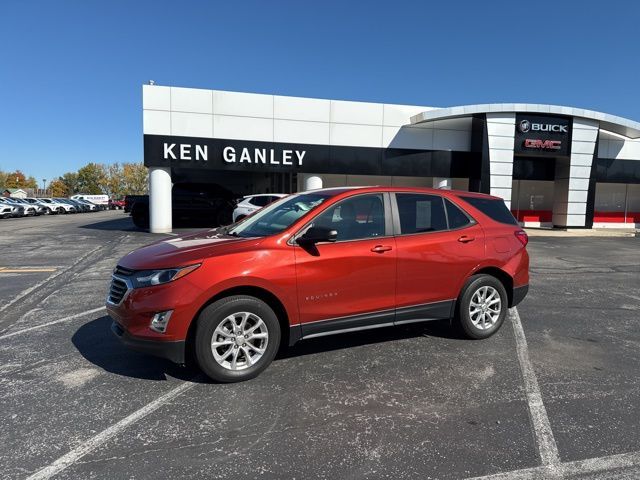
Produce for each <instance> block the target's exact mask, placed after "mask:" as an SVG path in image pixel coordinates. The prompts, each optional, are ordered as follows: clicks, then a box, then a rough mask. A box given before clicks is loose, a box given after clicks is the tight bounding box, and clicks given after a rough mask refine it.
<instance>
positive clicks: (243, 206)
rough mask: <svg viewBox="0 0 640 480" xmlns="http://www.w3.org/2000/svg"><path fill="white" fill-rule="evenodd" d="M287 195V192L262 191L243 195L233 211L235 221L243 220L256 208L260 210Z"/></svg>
mask: <svg viewBox="0 0 640 480" xmlns="http://www.w3.org/2000/svg"><path fill="white" fill-rule="evenodd" d="M287 195H288V194H286V193H260V194H257V195H247V196H246V197H243V198H242V200H240V202H238V204H237V205H236V208H235V210H234V211H233V223H235V222H238V221H240V220H242V219H243V218H244V217H246V216H247V215H251V214H252V213H253V212H255V211H256V210H260V209H261V208H262V207H264V206H266V205H269V204H270V203H271V202H275V201H276V200H280V199H281V198H283V197H286V196H287Z"/></svg>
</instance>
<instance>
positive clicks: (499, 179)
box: [487, 113, 516, 208]
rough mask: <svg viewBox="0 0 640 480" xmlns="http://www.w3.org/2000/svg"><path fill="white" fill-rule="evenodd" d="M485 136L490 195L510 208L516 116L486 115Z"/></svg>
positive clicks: (511, 114) (507, 114)
mask: <svg viewBox="0 0 640 480" xmlns="http://www.w3.org/2000/svg"><path fill="white" fill-rule="evenodd" d="M487 134H488V137H489V138H488V141H489V177H490V180H489V182H490V193H491V195H495V196H496V197H502V199H503V200H504V203H506V204H507V207H508V208H511V186H512V182H513V146H514V142H515V134H516V114H515V113H487Z"/></svg>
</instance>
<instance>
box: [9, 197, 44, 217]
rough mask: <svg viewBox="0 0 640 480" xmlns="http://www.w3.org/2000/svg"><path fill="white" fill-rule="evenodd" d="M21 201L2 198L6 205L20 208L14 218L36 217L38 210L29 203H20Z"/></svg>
mask: <svg viewBox="0 0 640 480" xmlns="http://www.w3.org/2000/svg"><path fill="white" fill-rule="evenodd" d="M18 200H19V199H17V198H2V201H3V202H4V203H7V204H9V205H13V206H16V207H20V208H19V209H18V211H17V212H14V215H13V216H21V217H29V216H32V217H33V216H36V215H37V213H36V208H35V207H34V206H32V205H30V204H28V203H22V202H19V201H18Z"/></svg>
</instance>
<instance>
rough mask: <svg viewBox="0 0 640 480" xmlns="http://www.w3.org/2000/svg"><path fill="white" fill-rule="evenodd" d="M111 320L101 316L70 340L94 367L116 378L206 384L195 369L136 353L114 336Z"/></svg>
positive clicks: (79, 330)
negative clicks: (169, 379)
mask: <svg viewBox="0 0 640 480" xmlns="http://www.w3.org/2000/svg"><path fill="white" fill-rule="evenodd" d="M111 323H112V320H111V318H110V317H109V316H108V315H104V316H101V317H99V318H96V319H94V320H91V321H89V322H87V323H85V324H84V325H82V326H81V327H80V328H78V330H76V332H75V333H74V334H73V336H72V337H71V342H72V343H73V345H74V346H75V347H76V349H77V350H78V352H80V354H81V355H82V356H83V357H84V358H86V359H87V360H88V361H89V362H91V363H92V364H93V365H95V366H97V367H99V368H101V369H103V370H105V371H107V372H110V373H114V374H116V375H122V376H125V377H133V378H139V379H142V380H155V381H162V380H166V379H167V378H168V377H171V378H178V379H180V380H186V381H192V382H198V383H201V382H204V379H202V378H200V377H199V376H198V374H199V373H200V372H199V371H198V370H197V369H196V368H193V367H183V366H180V365H176V364H175V363H173V362H170V361H169V360H165V359H162V358H156V357H152V356H149V355H145V354H142V353H138V352H135V351H133V350H131V349H129V348H127V347H126V346H124V345H123V344H121V343H120V341H119V340H118V339H117V338H116V337H115V335H114V334H113V333H111Z"/></svg>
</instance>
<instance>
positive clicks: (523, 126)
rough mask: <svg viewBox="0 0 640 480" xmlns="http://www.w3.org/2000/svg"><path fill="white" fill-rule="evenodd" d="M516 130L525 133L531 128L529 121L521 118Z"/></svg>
mask: <svg viewBox="0 0 640 480" xmlns="http://www.w3.org/2000/svg"><path fill="white" fill-rule="evenodd" d="M518 130H520V132H522V133H527V132H528V131H529V130H531V122H530V121H529V120H522V121H521V122H520V124H519V125H518Z"/></svg>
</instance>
